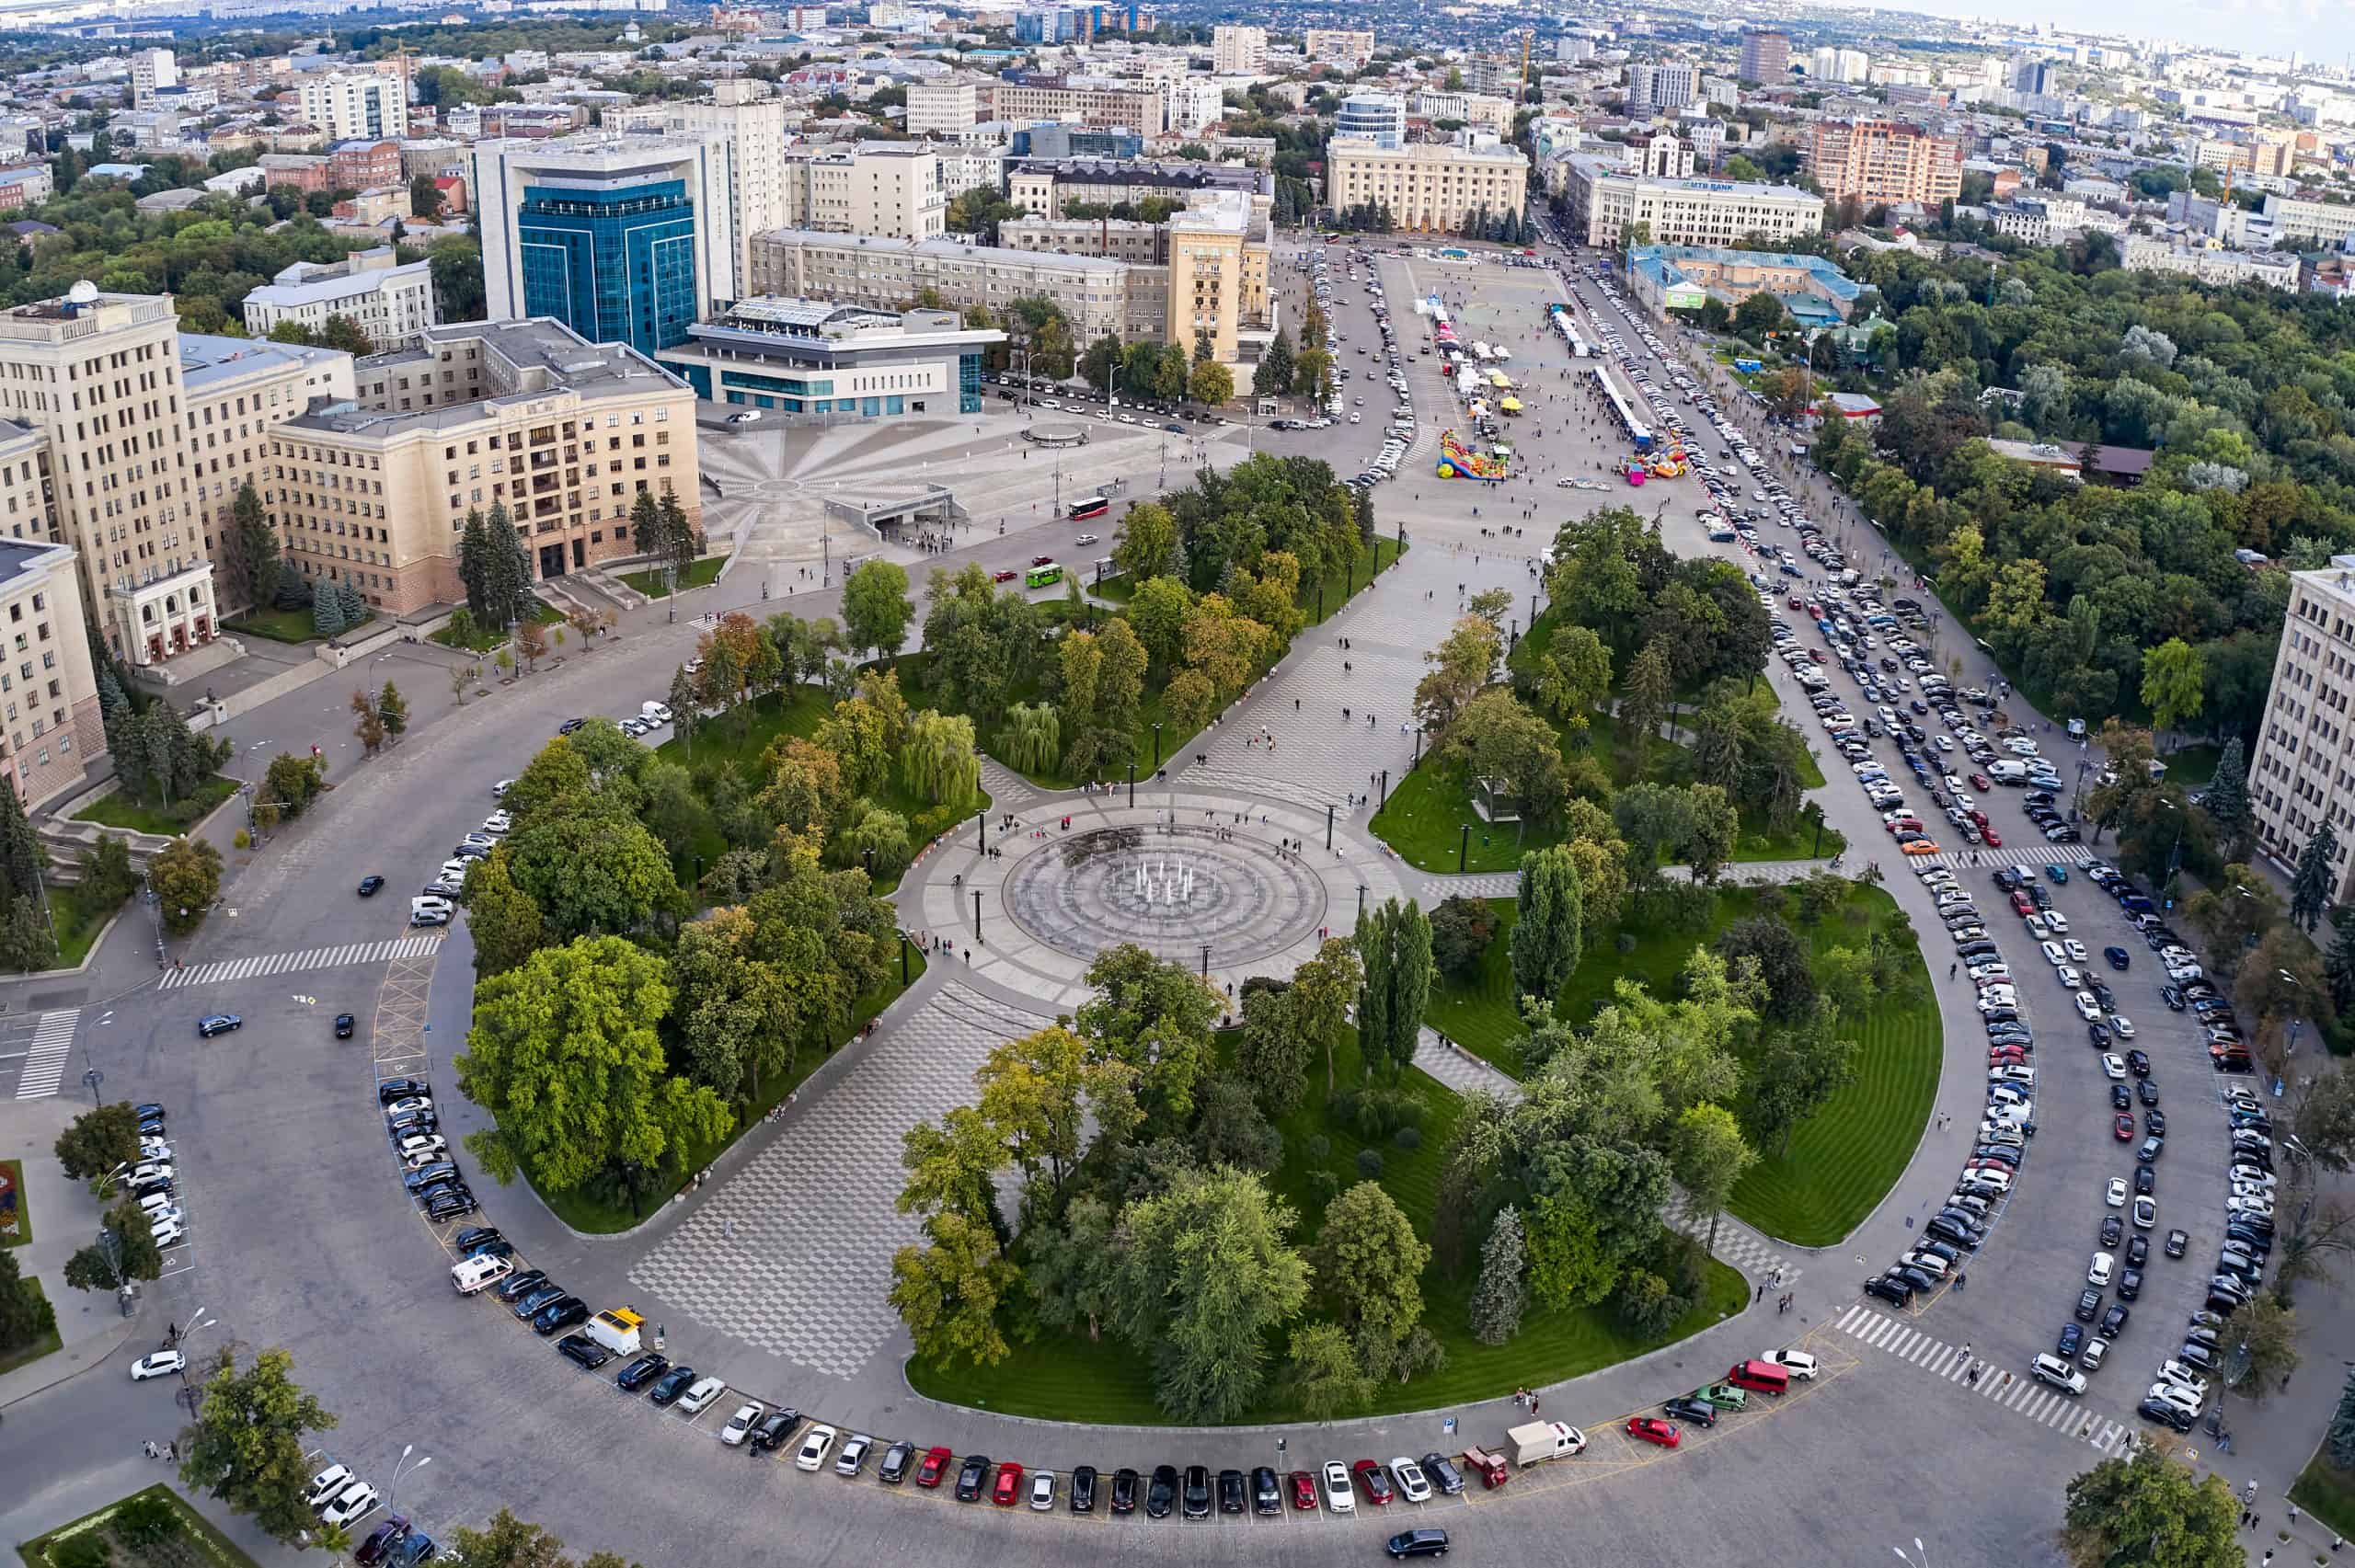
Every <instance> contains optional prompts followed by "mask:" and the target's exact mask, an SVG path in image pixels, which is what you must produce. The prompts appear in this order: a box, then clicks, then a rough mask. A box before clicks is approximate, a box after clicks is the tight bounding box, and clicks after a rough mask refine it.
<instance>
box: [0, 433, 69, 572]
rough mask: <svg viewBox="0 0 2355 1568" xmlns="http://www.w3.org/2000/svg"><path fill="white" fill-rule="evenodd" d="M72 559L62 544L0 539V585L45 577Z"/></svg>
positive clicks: (67, 549)
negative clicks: (33, 577)
mask: <svg viewBox="0 0 2355 1568" xmlns="http://www.w3.org/2000/svg"><path fill="white" fill-rule="evenodd" d="M8 428H9V429H14V427H8ZM73 559H74V552H73V550H72V549H71V548H70V547H68V546H66V545H63V544H47V543H44V542H41V541H38V540H31V539H0V583H13V582H15V581H16V580H17V578H21V577H32V576H46V575H47V574H48V573H50V572H52V571H55V570H56V569H57V568H58V567H62V566H64V565H65V564H67V563H68V562H70V561H72V560H73Z"/></svg>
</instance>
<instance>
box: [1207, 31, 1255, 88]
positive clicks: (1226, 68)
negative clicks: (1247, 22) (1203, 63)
mask: <svg viewBox="0 0 2355 1568" xmlns="http://www.w3.org/2000/svg"><path fill="white" fill-rule="evenodd" d="M1267 68H1268V29H1265V28H1243V27H1219V28H1212V29H1211V69H1212V70H1213V71H1215V72H1217V73H1218V74H1220V75H1222V76H1252V75H1257V74H1258V73H1260V72H1262V71H1265V70H1266V69H1267Z"/></svg>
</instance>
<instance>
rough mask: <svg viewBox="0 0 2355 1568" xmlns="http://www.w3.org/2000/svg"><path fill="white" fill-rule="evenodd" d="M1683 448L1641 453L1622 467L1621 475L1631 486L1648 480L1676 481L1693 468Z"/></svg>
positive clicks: (1676, 447)
mask: <svg viewBox="0 0 2355 1568" xmlns="http://www.w3.org/2000/svg"><path fill="white" fill-rule="evenodd" d="M1692 466H1693V465H1692V464H1691V462H1690V461H1689V460H1688V459H1687V458H1686V457H1685V455H1684V449H1683V447H1681V446H1671V447H1668V448H1665V449H1663V450H1662V451H1660V452H1639V453H1638V454H1637V455H1636V456H1634V457H1631V458H1629V459H1628V460H1627V461H1626V463H1625V464H1621V465H1620V469H1619V472H1620V475H1621V476H1622V477H1623V478H1625V479H1626V481H1627V483H1628V484H1630V485H1641V484H1642V483H1644V482H1645V481H1646V480H1648V479H1675V478H1679V477H1682V476H1683V475H1684V474H1685V473H1687V472H1689V471H1690V470H1691V468H1692Z"/></svg>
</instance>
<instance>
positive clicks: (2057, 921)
mask: <svg viewBox="0 0 2355 1568" xmlns="http://www.w3.org/2000/svg"><path fill="white" fill-rule="evenodd" d="M2044 923H2045V924H2047V925H2049V926H2051V928H2052V929H2053V930H2054V931H2056V932H2058V933H2060V934H2062V936H2066V935H2068V934H2069V917H2068V916H2067V915H2064V914H2062V912H2061V911H2060V910H2045V911H2044ZM2068 947H2069V954H2070V956H2072V957H2074V958H2075V959H2076V960H2077V962H2078V963H2080V964H2082V963H2084V962H2085V945H2084V944H2082V943H2076V942H2072V943H2070V944H2068Z"/></svg>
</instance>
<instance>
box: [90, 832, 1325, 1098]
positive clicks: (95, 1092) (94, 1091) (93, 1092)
mask: <svg viewBox="0 0 2355 1568" xmlns="http://www.w3.org/2000/svg"><path fill="white" fill-rule="evenodd" d="M1325 847H1326V848H1327V849H1328V850H1329V849H1331V848H1332V847H1333V803H1332V802H1331V801H1329V800H1328V801H1327V802H1326V803H1325ZM92 1093H96V1091H95V1090H94V1091H92Z"/></svg>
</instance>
